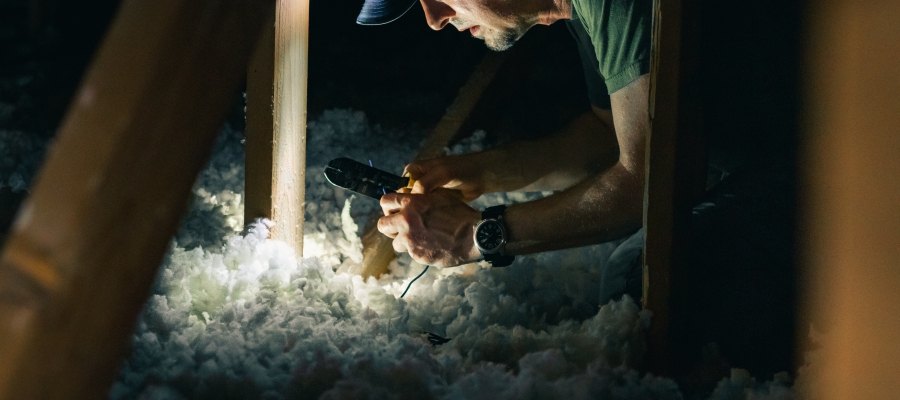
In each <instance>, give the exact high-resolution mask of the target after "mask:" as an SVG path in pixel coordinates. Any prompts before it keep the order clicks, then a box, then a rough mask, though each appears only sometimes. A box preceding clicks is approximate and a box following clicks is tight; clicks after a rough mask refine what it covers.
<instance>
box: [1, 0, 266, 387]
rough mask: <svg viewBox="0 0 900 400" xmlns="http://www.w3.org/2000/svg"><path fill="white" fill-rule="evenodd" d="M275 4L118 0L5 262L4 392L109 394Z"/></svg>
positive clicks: (10, 241)
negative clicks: (162, 262) (190, 195)
mask: <svg viewBox="0 0 900 400" xmlns="http://www.w3.org/2000/svg"><path fill="white" fill-rule="evenodd" d="M272 6H273V4H272V3H271V2H270V1H264V0H254V1H244V0H131V1H127V2H123V3H122V6H121V8H120V10H119V14H118V16H117V17H116V20H115V22H114V23H113V25H112V27H111V29H110V31H109V32H108V34H107V36H106V39H105V40H104V43H103V45H102V47H101V48H100V50H99V52H98V53H97V55H96V56H95V59H94V62H93V64H92V66H91V68H90V70H89V72H88V73H87V75H86V77H85V79H84V81H83V83H82V86H81V88H80V90H79V91H78V93H77V94H76V95H75V98H74V100H73V103H72V105H71V107H70V109H69V112H68V114H67V116H66V118H65V120H64V122H63V125H62V127H61V128H60V132H59V134H58V135H57V141H56V143H55V145H54V147H53V149H52V151H51V152H50V154H49V155H48V158H47V161H46V163H45V165H44V167H43V170H42V171H41V173H40V175H39V177H38V179H37V181H36V184H35V186H34V188H33V190H32V194H31V196H30V197H29V198H28V199H27V201H26V203H25V204H24V205H23V206H22V208H21V212H20V213H19V215H18V217H17V219H16V222H15V224H14V227H13V231H12V232H11V234H10V237H9V239H8V241H7V243H6V246H5V248H4V251H3V254H2V257H0V399H88V398H90V399H94V398H101V397H105V395H106V394H107V391H108V390H109V384H110V383H111V381H112V379H113V378H114V377H115V375H116V371H117V370H118V368H119V366H120V365H121V363H122V356H123V355H124V354H125V351H124V350H126V349H127V345H128V343H129V339H130V337H131V334H132V332H133V330H134V325H135V321H136V320H137V316H138V313H139V312H140V310H141V307H142V305H143V304H144V302H145V301H146V298H147V296H148V294H149V292H150V287H151V285H152V282H153V279H154V277H155V275H156V271H157V268H158V266H159V264H160V261H161V259H162V256H163V254H164V252H165V249H166V246H167V244H168V242H169V240H170V238H171V235H172V234H173V233H174V232H175V230H176V227H177V225H178V222H179V220H180V217H181V215H182V214H183V212H184V211H185V207H186V205H187V199H188V198H189V194H190V189H191V186H192V185H193V183H194V180H195V178H196V176H197V174H198V173H199V171H200V170H201V168H202V167H203V165H204V162H205V161H206V159H207V158H208V156H209V152H210V149H211V148H212V143H213V141H214V139H215V136H216V132H217V131H218V129H219V127H220V125H221V123H222V121H223V120H224V119H225V115H226V113H227V111H228V106H229V104H230V103H231V101H232V99H233V98H232V96H233V95H234V94H235V93H236V92H237V89H238V88H239V85H240V81H241V76H242V73H243V71H244V66H246V65H247V60H248V58H249V55H250V52H251V50H252V47H253V44H254V43H255V41H256V36H257V34H258V33H259V30H260V28H261V27H262V25H263V22H264V21H265V20H266V19H268V18H270V15H271V13H272V12H273V7H272Z"/></svg>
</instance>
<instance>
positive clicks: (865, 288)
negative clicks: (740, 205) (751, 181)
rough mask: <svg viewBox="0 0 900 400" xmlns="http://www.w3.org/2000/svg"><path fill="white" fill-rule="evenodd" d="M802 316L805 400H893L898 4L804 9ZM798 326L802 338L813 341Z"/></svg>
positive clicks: (899, 159)
mask: <svg viewBox="0 0 900 400" xmlns="http://www.w3.org/2000/svg"><path fill="white" fill-rule="evenodd" d="M806 5H807V10H806V11H807V12H806V13H805V15H806V16H807V30H806V33H807V36H806V43H805V50H806V51H805V54H806V59H805V60H804V61H805V62H804V63H803V65H804V67H805V69H804V78H805V82H803V83H804V101H803V105H804V107H805V109H804V111H803V124H802V126H803V128H804V132H803V136H802V137H801V141H800V143H801V146H800V152H801V160H802V167H801V172H802V174H801V182H802V185H800V190H801V191H802V192H801V196H800V197H801V199H802V200H803V201H802V206H801V207H800V208H799V209H798V210H799V211H800V213H801V214H802V223H801V229H800V230H798V232H799V233H800V235H801V236H800V239H801V241H800V242H801V244H802V259H803V261H804V262H803V267H804V273H805V274H804V275H805V276H804V278H803V279H802V280H801V282H800V283H801V284H803V285H804V289H806V296H807V298H806V306H805V307H804V308H803V311H805V312H808V313H809V315H812V318H813V323H814V326H815V328H816V329H817V330H818V331H819V332H821V334H820V335H819V336H821V339H819V340H821V342H820V343H817V346H816V347H817V349H816V351H815V357H811V358H809V360H810V361H811V368H808V369H807V370H806V371H805V374H804V375H802V378H803V380H804V384H803V385H802V388H803V389H807V390H809V392H807V393H801V394H802V395H803V398H810V399H823V400H832V399H834V400H836V399H890V398H896V397H897V393H900V380H898V379H897V370H898V369H900V346H898V342H900V318H898V315H897V304H900V290H898V287H900V206H898V204H900V201H898V199H900V179H898V178H897V171H900V136H898V135H897V127H898V126H900V79H898V78H897V76H898V74H900V58H898V57H897V54H898V53H900V41H898V38H900V24H898V21H900V2H896V1H869V2H859V1H853V0H822V1H816V2H808V3H806ZM806 317H807V315H801V318H802V319H803V320H805V322H807V323H806V324H804V323H800V324H798V325H797V326H798V329H799V332H797V333H798V335H799V336H800V337H803V338H805V337H807V336H808V335H809V334H810V331H809V329H810V324H809V323H808V322H809V320H808V319H806Z"/></svg>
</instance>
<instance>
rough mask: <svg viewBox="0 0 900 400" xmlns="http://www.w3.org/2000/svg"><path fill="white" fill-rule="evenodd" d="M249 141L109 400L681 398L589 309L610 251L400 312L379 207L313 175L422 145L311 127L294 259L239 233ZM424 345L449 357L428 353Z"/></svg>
mask: <svg viewBox="0 0 900 400" xmlns="http://www.w3.org/2000/svg"><path fill="white" fill-rule="evenodd" d="M242 136H243V135H242V133H241V132H238V131H234V130H232V129H230V128H228V127H226V128H225V129H224V131H223V133H222V135H221V138H220V140H219V142H218V144H217V146H216V150H215V153H214V155H213V157H212V159H211V161H210V164H209V166H208V167H207V169H206V170H205V171H204V172H203V173H202V174H201V175H200V176H199V178H198V181H197V184H196V186H195V188H194V201H193V204H192V206H191V209H190V211H189V213H188V215H187V217H186V218H185V219H184V221H183V223H182V227H181V229H180V231H179V233H178V235H177V236H176V238H175V239H173V241H172V244H171V246H170V249H169V251H168V253H167V255H166V257H165V261H164V263H163V266H162V268H161V270H160V272H159V276H158V279H157V282H156V283H155V286H154V288H153V294H152V295H151V297H150V298H149V299H148V301H147V303H146V306H145V309H144V311H143V313H142V315H141V316H140V318H139V321H138V327H137V330H136V331H135V333H134V336H133V341H132V348H131V351H130V355H129V356H128V358H127V360H125V362H124V363H123V365H122V370H121V373H120V376H119V378H118V379H117V381H116V383H115V384H114V385H113V387H112V389H111V391H110V397H111V398H113V399H132V398H140V399H190V398H207V399H258V398H262V399H294V398H297V399H315V398H325V399H345V398H353V399H362V398H373V399H382V398H384V399H390V398H422V399H429V398H432V399H491V400H498V399H529V398H533V399H550V398H564V399H588V398H591V399H594V398H604V399H647V398H653V399H680V398H682V396H681V394H680V393H679V391H678V388H677V387H676V385H675V383H674V382H673V381H671V380H669V379H666V378H661V377H653V376H650V375H642V374H639V373H638V372H636V371H634V370H633V369H631V368H630V367H631V366H634V365H635V363H637V362H638V360H639V359H640V358H641V357H642V355H643V354H644V352H645V343H644V339H643V332H644V331H645V329H646V328H647V326H648V324H649V323H650V321H651V316H650V314H649V313H648V312H646V311H640V310H639V308H638V307H637V306H636V305H635V304H634V303H633V302H632V301H631V300H630V299H627V298H626V299H624V300H622V301H619V302H613V303H610V304H607V305H605V306H603V307H602V308H598V304H597V303H598V297H599V271H600V267H601V266H602V265H603V262H605V260H606V259H607V258H608V257H609V255H610V253H611V251H612V249H613V248H614V244H604V245H598V246H592V247H587V248H583V249H575V250H568V251H561V252H554V253H548V254H542V255H537V256H532V257H519V258H518V259H517V261H516V263H515V264H514V265H513V266H511V267H508V268H502V269H490V268H482V267H481V266H479V265H470V266H467V267H461V268H451V269H444V270H440V269H436V268H431V269H429V270H428V272H427V273H426V274H425V275H424V276H423V277H422V278H421V279H419V280H418V281H417V282H416V283H415V284H414V285H413V286H412V287H411V289H410V290H409V293H408V294H407V295H406V297H405V298H404V299H399V296H400V295H401V293H402V292H403V290H404V289H405V288H406V284H407V283H408V282H409V281H410V280H411V279H412V278H413V277H414V276H415V275H417V274H418V273H420V272H421V271H422V270H423V269H424V266H422V265H419V264H417V263H415V262H413V261H411V260H410V258H409V257H408V256H402V257H400V258H399V259H398V260H397V261H394V262H393V263H392V264H391V275H390V276H386V277H383V278H382V279H381V280H379V281H376V280H374V279H372V280H370V281H369V282H363V281H362V279H361V278H360V277H359V276H358V275H356V274H355V272H358V271H359V269H360V262H361V259H362V253H361V247H362V244H361V241H360V239H359V231H360V227H361V226H363V225H364V223H365V220H366V218H367V216H368V215H369V214H370V213H371V212H372V211H374V210H376V209H377V208H378V204H377V202H376V201H374V200H371V199H367V198H354V197H350V196H349V193H348V192H346V191H343V190H341V189H337V188H334V187H332V186H330V185H328V184H327V183H326V182H325V180H324V176H323V174H322V171H323V168H324V166H325V164H326V163H327V162H328V160H330V159H331V158H334V157H339V156H346V157H350V158H353V159H355V160H359V161H363V162H365V161H366V160H369V159H371V160H372V161H373V163H374V164H375V165H377V166H378V167H379V168H382V169H384V170H387V171H397V172H399V171H401V170H402V167H403V165H404V164H405V163H406V162H407V161H408V160H409V158H410V156H411V155H412V154H414V153H415V151H416V150H417V149H418V148H419V147H420V145H421V143H419V142H418V139H413V138H421V137H422V135H421V133H420V132H415V131H402V130H388V129H382V128H379V127H377V126H371V125H370V124H369V123H368V122H367V120H366V118H365V115H364V114H363V113H361V112H354V111H348V110H331V111H327V112H325V113H324V114H323V115H322V116H320V117H319V118H318V119H317V120H316V121H313V122H311V123H310V124H309V138H308V145H307V146H308V150H307V153H308V165H309V166H308V169H307V205H306V224H305V235H304V254H305V255H306V257H305V258H302V259H299V260H298V259H297V258H296V257H295V255H294V251H293V249H291V248H289V247H288V246H287V245H285V244H284V243H281V242H277V241H272V240H268V239H267V234H268V229H269V228H270V227H271V225H270V224H271V223H270V222H267V221H260V222H256V223H254V224H251V225H250V227H249V229H248V230H247V231H246V232H245V233H241V232H239V231H240V230H241V229H242V227H243V226H244V221H243V217H242V213H243V198H242V193H243V179H244V176H243V145H242V143H241V142H242ZM0 137H2V138H3V140H2V142H0V155H2V156H3V157H2V161H3V163H2V165H0V184H2V185H5V186H11V187H12V188H13V189H14V190H16V191H21V190H24V189H25V188H26V187H27V184H28V182H29V181H30V180H31V176H32V174H33V172H34V168H35V166H36V165H37V164H38V162H37V160H39V159H40V156H41V153H42V152H43V143H38V142H34V143H32V142H30V141H28V140H27V139H28V135H24V136H23V135H22V134H20V133H16V132H9V131H2V132H0ZM483 141H484V133H483V132H476V134H475V135H474V136H473V137H471V138H469V139H467V140H465V141H463V142H462V143H461V144H459V145H457V146H455V148H454V149H451V152H453V153H464V152H471V151H478V150H482V149H483ZM29 149H30V150H29ZM22 157H25V159H23V158H22ZM29 157H30V158H29ZM32 159H33V160H32ZM22 160H25V161H22ZM29 160H31V161H29ZM32 164H33V165H32ZM542 195H546V193H543V194H541V193H510V194H500V195H491V196H485V197H484V198H482V199H479V200H478V201H477V202H476V204H474V205H475V206H476V207H478V208H483V207H486V206H488V205H492V204H499V203H504V204H510V203H514V202H521V201H527V200H531V199H534V198H537V197H540V196H542ZM425 332H431V333H433V334H436V335H440V336H442V337H445V338H449V339H450V341H449V342H446V343H444V344H442V345H440V346H432V345H431V344H430V343H429V341H428V338H427V335H426V334H425ZM798 385H799V382H798ZM712 397H713V398H714V399H764V398H766V399H789V398H793V393H792V390H791V389H790V385H789V384H788V383H787V382H786V378H785V377H783V376H781V377H778V378H777V379H776V380H775V381H771V382H766V383H762V384H760V383H756V382H755V381H754V380H753V379H752V378H750V377H749V375H747V374H746V373H745V372H743V371H741V370H735V371H734V373H733V374H732V377H731V378H730V379H724V380H723V381H722V382H720V383H719V387H718V388H717V389H716V391H715V392H714V393H713V394H712Z"/></svg>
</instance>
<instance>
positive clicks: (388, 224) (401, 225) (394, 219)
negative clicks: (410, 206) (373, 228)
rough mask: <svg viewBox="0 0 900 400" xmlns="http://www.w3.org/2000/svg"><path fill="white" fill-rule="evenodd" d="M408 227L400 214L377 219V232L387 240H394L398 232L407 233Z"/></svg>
mask: <svg viewBox="0 0 900 400" xmlns="http://www.w3.org/2000/svg"><path fill="white" fill-rule="evenodd" d="M408 231H409V226H408V225H407V224H406V220H405V219H404V218H403V215H402V214H400V213H394V214H391V215H388V216H385V217H381V218H378V232H381V233H383V234H384V235H385V236H387V237H389V238H395V237H397V235H398V234H399V233H400V232H408Z"/></svg>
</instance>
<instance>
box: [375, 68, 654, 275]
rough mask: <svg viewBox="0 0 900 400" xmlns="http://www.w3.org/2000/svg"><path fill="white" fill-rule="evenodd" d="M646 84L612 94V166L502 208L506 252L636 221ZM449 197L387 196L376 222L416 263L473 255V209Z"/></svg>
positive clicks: (591, 235) (620, 229)
mask: <svg viewBox="0 0 900 400" xmlns="http://www.w3.org/2000/svg"><path fill="white" fill-rule="evenodd" d="M649 87H650V84H649V78H648V76H647V75H643V76H641V77H640V78H638V79H637V80H635V81H634V82H632V83H630V84H629V85H628V86H626V87H624V88H622V89H620V90H618V91H617V92H615V93H613V94H612V96H611V101H612V116H613V124H614V127H615V132H616V139H617V141H618V144H619V157H618V161H617V162H616V163H615V164H614V165H613V166H612V167H610V168H608V169H606V170H605V171H603V172H600V173H598V174H596V175H594V176H591V177H589V178H587V179H584V180H583V181H581V182H580V183H578V184H576V185H575V186H572V187H570V188H568V189H566V190H565V191H563V192H560V193H557V194H555V195H553V196H549V197H546V198H543V199H540V200H537V201H534V202H529V203H523V204H517V205H513V206H510V207H509V208H507V210H506V216H505V222H506V225H507V228H508V230H509V243H508V244H507V245H506V252H507V253H509V254H527V253H535V252H541V251H548V250H556V249H562V248H569V247H576V246H583V245H588V244H594V243H601V242H604V241H608V240H612V239H616V238H619V237H622V236H624V235H626V234H628V233H629V232H633V231H634V230H636V229H638V228H639V227H640V225H641V219H642V213H643V206H642V199H643V189H644V152H645V147H646V141H647V136H648V134H649V128H650V121H649V113H648V103H649V101H648V99H649V92H650V91H649ZM548 150H549V149H548ZM543 154H547V152H545V153H543ZM550 154H551V156H558V155H552V153H550ZM535 157H536V158H534V159H532V160H529V161H530V162H532V163H535V164H541V163H545V162H551V163H552V162H553V160H548V159H547V158H546V157H547V156H544V155H542V154H537V155H535ZM426 176H427V174H426ZM448 196H449V195H448V194H447V191H435V192H429V194H426V195H423V194H388V195H385V196H384V197H383V198H382V201H381V205H382V208H383V210H384V212H385V215H386V216H385V217H383V218H381V219H380V220H379V221H378V229H379V230H380V231H381V232H382V233H384V234H385V235H388V236H390V237H393V238H395V241H394V248H395V249H396V250H397V251H409V252H410V255H412V256H413V258H414V259H416V260H417V261H419V262H423V263H428V264H435V265H439V266H449V265H455V264H459V263H461V262H463V261H466V260H474V259H476V258H477V257H478V256H479V254H478V252H477V250H475V247H474V243H473V242H472V235H471V233H472V226H473V225H474V223H475V222H477V221H478V220H479V219H480V214H479V213H478V212H477V211H475V210H472V209H471V208H468V209H466V208H463V207H457V206H452V207H448V204H452V203H453V202H452V201H449V203H448ZM457 202H460V203H461V202H462V201H461V200H457ZM437 205H440V207H438V206H437ZM466 207H467V206H466ZM445 211H446V212H445ZM461 240H462V241H464V243H462V244H461V243H459V242H460V241H461ZM435 249H443V251H441V252H435V251H434V250H435ZM429 250H431V251H429Z"/></svg>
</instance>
